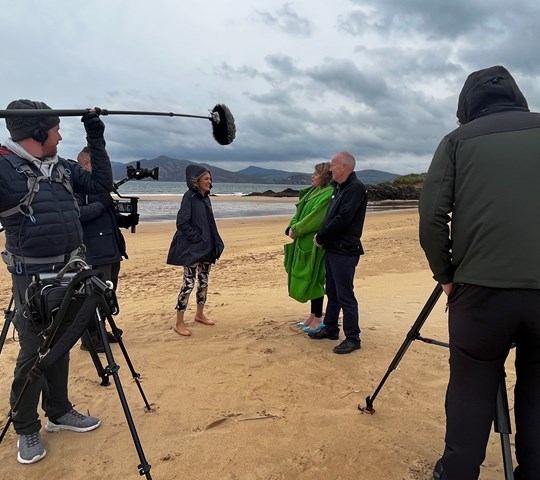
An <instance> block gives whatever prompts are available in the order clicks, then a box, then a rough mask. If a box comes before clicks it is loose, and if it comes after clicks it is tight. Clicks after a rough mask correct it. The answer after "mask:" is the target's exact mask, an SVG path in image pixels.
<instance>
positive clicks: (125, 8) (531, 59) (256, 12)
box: [0, 0, 540, 174]
mask: <svg viewBox="0 0 540 480" xmlns="http://www.w3.org/2000/svg"><path fill="white" fill-rule="evenodd" d="M0 11H1V12H2V18H3V22H2V28H1V30H0V32H1V33H0V36H1V40H2V59H1V60H2V67H3V68H2V74H1V76H0V97H1V98H0V103H1V105H0V108H5V107H6V106H7V104H8V103H9V102H10V101H11V100H13V99H17V98H29V99H32V100H41V101H44V102H46V103H47V104H49V105H50V106H51V107H52V108H56V109H84V108H87V107H93V106H98V107H102V108H107V109H109V110H134V111H163V112H170V111H172V112H176V113H186V114H192V115H207V114H208V110H209V109H211V108H212V107H213V106H214V105H215V104H216V103H223V104H225V105H227V106H228V107H229V109H230V110H231V112H232V113H233V115H234V117H235V119H236V127H237V137H236V140H235V141H234V143H233V144H231V145H229V146H221V145H219V144H218V143H216V142H215V141H214V138H213V136H212V128H211V124H210V122H209V121H208V120H206V119H186V118H170V117H148V116H123V115H122V116H120V115H111V116H107V117H104V118H103V119H104V121H105V123H106V125H107V129H106V139H107V144H108V151H109V154H110V156H111V159H112V160H116V161H122V162H128V161H133V160H139V159H142V158H148V159H150V158H154V157H157V156H159V155H167V156H170V157H173V158H180V159H187V160H191V161H195V162H206V163H210V164H212V165H216V166H219V167H221V168H225V169H228V170H234V171H236V170H240V169H242V168H245V167H247V166H249V165H257V166H261V167H266V168H279V169H284V170H289V171H302V172H311V171H312V169H313V166H314V164H315V163H318V162H320V161H325V160H329V159H330V158H331V156H332V154H333V153H335V152H337V151H340V150H348V151H350V152H351V153H353V154H354V155H355V156H356V159H357V169H358V170H362V169H366V168H374V169H378V170H383V171H387V172H392V173H398V174H406V173H411V172H415V173H419V172H424V171H426V170H427V167H428V166H429V162H430V160H431V156H432V154H433V152H434V150H435V148H436V146H437V144H438V143H439V141H440V139H441V138H442V137H443V136H444V135H445V134H446V133H448V132H449V131H451V130H453V129H454V128H455V127H456V117H455V112H456V104H457V103H456V102H457V97H458V94H459V91H460V89H461V87H462V85H463V82H464V81H465V78H466V77H467V75H468V74H469V73H471V72H472V71H475V70H478V69H481V68H485V67H488V66H491V65H497V64H500V65H504V66H505V67H507V68H508V69H509V70H510V72H511V73H512V74H513V75H514V77H515V78H516V81H517V82H518V85H519V86H520V87H521V90H522V91H523V93H524V94H525V97H526V98H527V100H528V102H529V106H530V108H531V110H538V109H539V108H540V81H539V76H540V62H539V56H538V45H539V33H538V32H539V31H540V29H539V28H538V19H539V18H540V2H538V0H521V1H519V2H507V1H503V0H492V1H490V2H486V1H485V0H452V1H448V0H332V1H328V0H325V1H323V0H295V1H289V2H283V1H279V0H259V1H257V0H250V1H248V0H230V1H227V0H201V1H193V0H192V1H186V0H183V1H182V0H152V1H149V0H146V1H142V0H92V1H88V2H81V1H73V0H54V1H49V2H43V1H39V0H32V1H31V0H17V1H13V0H0ZM1 124H2V128H1V129H0V139H2V140H3V139H5V138H7V137H8V132H7V130H6V129H5V122H4V121H2V122H1ZM61 133H62V135H63V136H64V140H63V142H62V143H61V144H60V147H59V152H60V154H61V155H62V156H64V157H68V158H74V157H75V156H76V154H77V152H78V151H79V150H80V148H81V147H82V146H83V145H84V130H83V127H82V125H81V124H80V122H79V119H78V118H73V117H64V118H62V124H61Z"/></svg>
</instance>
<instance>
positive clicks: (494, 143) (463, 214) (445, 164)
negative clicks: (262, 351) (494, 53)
mask: <svg viewBox="0 0 540 480" xmlns="http://www.w3.org/2000/svg"><path fill="white" fill-rule="evenodd" d="M457 117H458V122H459V125H460V126H459V128H457V129H455V130H454V131H453V132H450V133H449V134H447V135H446V136H445V137H444V138H443V139H442V140H441V142H440V144H439V146H438V148H437V151H436V152H435V154H434V156H433V160H432V162H431V165H430V167H429V170H428V173H427V175H426V179H425V182H424V186H423V188H422V194H421V196H420V244H421V246H422V248H423V249H424V251H425V254H426V257H427V259H428V261H429V265H430V268H431V271H432V272H433V278H434V279H435V280H436V281H437V282H439V283H440V284H441V286H442V288H443V290H444V292H445V293H446V294H447V295H448V300H447V304H448V330H449V336H450V341H449V343H450V379H449V382H448V389H447V393H446V402H445V409H446V435H445V444H446V445H445V449H444V453H443V456H442V459H441V460H439V461H438V462H437V465H436V468H435V472H434V478H435V479H441V480H476V479H477V478H478V476H479V474H480V465H481V464H482V462H483V461H484V458H485V454H486V446H487V442H488V439H489V435H490V431H491V425H492V423H493V418H494V416H495V412H496V402H497V391H498V389H499V385H500V382H501V379H502V378H503V375H504V366H505V361H506V359H507V357H508V354H509V352H510V349H511V348H512V345H513V344H515V350H516V361H515V366H516V378H517V380H516V386H515V391H514V406H515V408H514V412H515V420H516V436H515V445H516V460H517V462H518V464H519V465H518V466H517V467H516V471H515V478H516V479H519V480H536V479H538V478H540V442H539V441H538V438H539V432H540V222H539V221H538V212H539V211H540V195H539V194H538V179H539V178H540V162H539V155H540V153H539V152H540V114H539V113H535V112H530V111H529V108H528V105H527V100H526V99H525V97H524V95H523V93H522V92H521V90H520V89H519V87H518V85H517V84H516V82H515V80H514V78H513V77H512V75H510V73H509V72H508V70H506V68H504V67H502V66H493V67H489V68H485V69H482V70H479V71H477V72H473V73H471V74H470V75H469V76H468V78H467V80H466V81H465V84H464V85H463V89H462V90H461V93H460V95H459V100H458V109H457ZM450 227H451V228H450Z"/></svg>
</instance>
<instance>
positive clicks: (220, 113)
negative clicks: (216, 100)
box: [210, 104, 236, 145]
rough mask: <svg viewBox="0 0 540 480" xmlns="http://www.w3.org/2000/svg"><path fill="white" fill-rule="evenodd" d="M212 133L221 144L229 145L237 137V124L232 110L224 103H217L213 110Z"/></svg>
mask: <svg viewBox="0 0 540 480" xmlns="http://www.w3.org/2000/svg"><path fill="white" fill-rule="evenodd" d="M211 113H212V118H211V119H210V121H211V122H212V133H213V135H214V138H215V139H216V142H218V143H219V144H220V145H229V144H231V143H232V142H233V140H234V139H235V137H236V125H235V123H234V117H233V115H232V113H231V111H230V110H229V109H228V108H227V107H226V106H225V105H223V104H220V105H216V106H215V107H214V108H213V109H212V111H211Z"/></svg>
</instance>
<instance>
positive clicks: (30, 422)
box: [10, 275, 72, 435]
mask: <svg viewBox="0 0 540 480" xmlns="http://www.w3.org/2000/svg"><path fill="white" fill-rule="evenodd" d="M11 278H12V282H13V297H14V299H15V316H14V318H13V325H14V326H15V329H16V330H17V335H18V336H19V349H20V350H19V355H18V357H17V362H16V364H15V372H14V375H13V384H12V387H11V394H10V403H11V408H13V406H14V405H15V402H16V401H17V399H18V398H19V395H20V393H21V391H22V389H23V386H24V384H25V383H26V380H27V378H28V373H29V372H30V370H31V369H32V367H33V366H34V363H35V361H36V359H37V357H38V349H39V347H41V346H42V345H43V341H44V339H43V337H42V336H41V335H40V334H41V332H42V331H43V330H44V329H45V328H46V327H47V324H46V323H45V322H43V321H42V320H41V319H40V318H30V315H29V312H28V310H29V309H25V308H24V306H25V302H26V300H25V293H26V289H27V288H28V286H29V285H30V283H31V282H32V276H28V275H12V276H11ZM66 329H67V327H66V325H65V324H64V325H62V326H60V328H59V329H58V331H57V333H56V336H57V338H60V337H61V336H62V335H63V334H64V333H65V331H66ZM68 375H69V353H66V354H65V355H63V356H62V357H60V358H59V359H58V360H57V361H56V362H55V363H53V364H52V365H51V366H50V367H49V368H47V370H45V372H44V373H43V375H41V376H40V377H39V378H38V379H37V380H36V381H35V382H34V383H31V384H30V385H29V387H28V388H27V389H26V391H25V393H24V394H23V396H22V397H21V401H20V403H19V406H18V408H17V412H16V414H15V415H14V416H13V426H14V428H15V431H16V432H17V433H18V434H19V435H28V434H31V433H35V432H38V431H39V430H40V428H41V421H40V420H39V415H38V412H37V408H38V404H39V397H40V395H41V397H42V398H41V405H42V408H43V410H44V412H45V415H46V416H47V417H49V418H53V419H55V418H58V417H61V416H62V415H64V414H66V413H67V412H69V411H70V410H71V408H72V405H71V403H70V401H69V399H68V387H67V384H68Z"/></svg>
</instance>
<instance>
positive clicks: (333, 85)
mask: <svg viewBox="0 0 540 480" xmlns="http://www.w3.org/2000/svg"><path fill="white" fill-rule="evenodd" d="M306 73H307V75H308V76H310V77H311V78H312V79H313V80H314V81H316V82H319V83H321V84H323V85H325V86H326V87H328V88H330V89H332V90H334V91H336V92H338V93H341V94H342V95H345V96H347V97H351V98H354V99H355V100H358V101H359V102H362V103H366V104H368V103H370V104H371V103H373V102H377V101H378V99H380V98H381V97H382V96H384V95H385V94H386V93H387V88H386V83H385V80H384V79H383V78H381V77H380V76H373V75H371V74H369V73H363V72H361V71H360V69H359V68H358V67H357V66H356V64H355V63H353V62H352V61H351V60H339V59H327V60H326V61H325V63H324V64H323V65H320V66H317V67H314V68H311V69H309V70H308V71H307V72H306Z"/></svg>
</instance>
